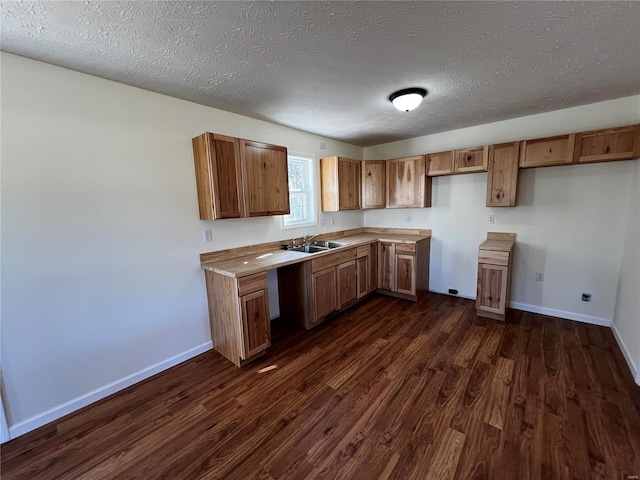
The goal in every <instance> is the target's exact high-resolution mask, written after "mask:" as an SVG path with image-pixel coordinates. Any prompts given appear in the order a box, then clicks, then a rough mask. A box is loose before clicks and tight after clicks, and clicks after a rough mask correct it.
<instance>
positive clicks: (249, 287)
mask: <svg viewBox="0 0 640 480" xmlns="http://www.w3.org/2000/svg"><path fill="white" fill-rule="evenodd" d="M265 288H267V272H261V273H255V274H253V275H248V276H246V277H241V278H239V279H238V295H240V296H242V295H247V294H248V293H252V292H257V291H258V290H264V289H265Z"/></svg>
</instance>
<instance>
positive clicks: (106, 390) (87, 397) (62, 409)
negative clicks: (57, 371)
mask: <svg viewBox="0 0 640 480" xmlns="http://www.w3.org/2000/svg"><path fill="white" fill-rule="evenodd" d="M212 348H213V344H212V343H211V342H210V341H209V342H207V343H203V344H202V345H199V346H197V347H194V348H192V349H190V350H187V351H186V352H182V353H180V354H178V355H175V356H173V357H171V358H168V359H166V360H163V361H162V362H159V363H156V364H155V365H151V366H150V367H147V368H144V369H142V370H140V371H138V372H136V373H133V374H131V375H128V376H126V377H124V378H121V379H120V380H116V381H115V382H112V383H110V384H108V385H104V386H102V387H100V388H97V389H95V390H93V391H91V392H89V393H86V394H84V395H81V396H79V397H77V398H74V399H73V400H70V401H68V402H66V403H63V404H62V405H58V406H57V407H54V408H52V409H50V410H47V411H46V412H43V413H41V414H38V415H36V416H34V417H31V418H28V419H27V420H24V421H22V422H20V423H16V424H15V425H12V426H10V427H9V434H10V437H11V438H12V439H13V438H16V437H19V436H20V435H24V434H25V433H27V432H30V431H32V430H35V429H36V428H38V427H41V426H43V425H46V424H47V423H49V422H53V421H54V420H57V419H59V418H62V417H64V416H65V415H68V414H70V413H72V412H75V411H76V410H79V409H81V408H83V407H86V406H87V405H90V404H92V403H94V402H97V401H98V400H102V399H103V398H105V397H108V396H109V395H111V394H112V393H116V392H118V391H120V390H122V389H124V388H127V387H130V386H131V385H133V384H134V383H138V382H141V381H142V380H146V379H147V378H149V377H152V376H153V375H155V374H157V373H160V372H162V371H163V370H166V369H168V368H171V367H173V366H175V365H178V364H179V363H182V362H184V361H186V360H189V359H190V358H193V357H195V356H196V355H200V354H201V353H204V352H206V351H207V350H211V349H212Z"/></svg>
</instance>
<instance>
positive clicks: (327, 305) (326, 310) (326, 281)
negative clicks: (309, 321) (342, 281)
mask: <svg viewBox="0 0 640 480" xmlns="http://www.w3.org/2000/svg"><path fill="white" fill-rule="evenodd" d="M311 288H312V290H313V323H316V322H318V321H319V320H321V319H323V318H324V317H326V316H327V315H330V314H332V313H333V312H335V311H336V310H338V277H337V274H336V267H330V268H326V269H324V270H320V271H319V272H315V273H313V274H312V281H311Z"/></svg>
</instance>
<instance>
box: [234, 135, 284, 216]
mask: <svg viewBox="0 0 640 480" xmlns="http://www.w3.org/2000/svg"><path fill="white" fill-rule="evenodd" d="M240 147H241V161H242V174H243V183H244V207H245V216H247V217H258V216H264V215H285V214H288V213H289V178H288V174H287V170H288V169H287V149H286V148H285V147H279V146H276V145H269V144H266V143H259V142H253V141H250V140H241V141H240Z"/></svg>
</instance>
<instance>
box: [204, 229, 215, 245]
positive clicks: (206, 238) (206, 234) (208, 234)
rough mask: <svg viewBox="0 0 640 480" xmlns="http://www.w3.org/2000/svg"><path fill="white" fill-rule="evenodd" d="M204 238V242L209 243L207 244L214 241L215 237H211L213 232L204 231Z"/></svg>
mask: <svg viewBox="0 0 640 480" xmlns="http://www.w3.org/2000/svg"><path fill="white" fill-rule="evenodd" d="M202 236H203V237H204V241H205V242H207V243H208V242H212V241H213V237H212V235H211V230H203V231H202Z"/></svg>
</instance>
